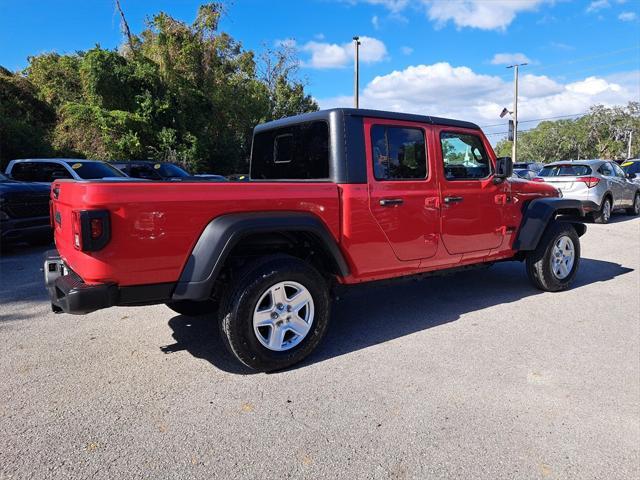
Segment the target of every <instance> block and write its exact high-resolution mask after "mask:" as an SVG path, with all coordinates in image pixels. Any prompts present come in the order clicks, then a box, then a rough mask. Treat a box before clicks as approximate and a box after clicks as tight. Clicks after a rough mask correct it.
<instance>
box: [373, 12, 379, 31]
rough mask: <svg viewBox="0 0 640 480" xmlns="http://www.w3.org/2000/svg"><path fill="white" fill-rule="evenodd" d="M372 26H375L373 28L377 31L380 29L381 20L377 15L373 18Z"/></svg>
mask: <svg viewBox="0 0 640 480" xmlns="http://www.w3.org/2000/svg"><path fill="white" fill-rule="evenodd" d="M371 25H373V28H375V29H376V30H378V29H379V28H380V19H379V18H378V16H377V15H374V16H373V17H371Z"/></svg>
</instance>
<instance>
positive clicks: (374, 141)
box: [371, 125, 427, 180]
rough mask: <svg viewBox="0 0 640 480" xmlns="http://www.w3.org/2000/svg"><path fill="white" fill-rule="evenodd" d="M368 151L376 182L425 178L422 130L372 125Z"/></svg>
mask: <svg viewBox="0 0 640 480" xmlns="http://www.w3.org/2000/svg"><path fill="white" fill-rule="evenodd" d="M371 148H372V150H373V173H374V176H375V178H376V180H414V179H424V178H427V155H426V151H427V150H426V142H425V138H424V131H423V130H422V129H420V128H409V127H390V126H387V125H374V126H372V127H371Z"/></svg>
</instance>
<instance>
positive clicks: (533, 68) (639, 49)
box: [498, 45, 640, 78]
mask: <svg viewBox="0 0 640 480" xmlns="http://www.w3.org/2000/svg"><path fill="white" fill-rule="evenodd" d="M630 51H637V52H640V45H639V46H635V47H628V48H622V49H619V50H611V51H609V52H601V53H598V54H596V55H589V56H587V57H580V58H574V59H571V60H565V61H564V62H557V63H550V64H548V65H544V64H543V65H539V66H536V65H531V66H530V67H529V69H528V70H529V71H538V70H546V69H548V68H552V67H558V66H562V65H573V64H575V63H580V62H586V61H588V60H593V59H596V58H603V57H612V56H615V55H618V54H621V53H625V52H630ZM635 62H636V61H635V60H631V61H629V60H627V61H625V62H620V63H615V64H611V65H598V66H597V67H595V68H603V67H612V66H616V65H622V64H624V63H635ZM580 71H581V70H580ZM571 73H574V72H571ZM498 76H499V77H500V78H507V77H509V76H510V75H507V74H504V75H498Z"/></svg>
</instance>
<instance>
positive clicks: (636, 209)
mask: <svg viewBox="0 0 640 480" xmlns="http://www.w3.org/2000/svg"><path fill="white" fill-rule="evenodd" d="M627 215H640V192H636V195H635V197H633V205H632V206H631V207H630V208H627Z"/></svg>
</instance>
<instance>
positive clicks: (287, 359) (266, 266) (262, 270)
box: [219, 255, 331, 372]
mask: <svg viewBox="0 0 640 480" xmlns="http://www.w3.org/2000/svg"><path fill="white" fill-rule="evenodd" d="M284 281H293V282H297V283H299V284H301V285H302V286H304V287H305V288H306V289H307V290H308V291H309V293H310V294H311V297H312V298H313V303H314V318H313V323H312V324H311V325H312V326H311V330H310V331H309V332H308V333H307V335H306V336H305V337H304V339H303V340H302V341H301V342H300V343H299V344H298V345H296V346H295V347H293V348H291V349H289V350H285V351H274V350H270V349H268V348H266V347H265V346H263V345H262V344H261V343H260V341H259V340H258V338H257V337H256V334H255V332H254V328H253V314H254V310H255V308H256V305H257V303H258V301H259V300H260V298H261V297H262V295H263V294H264V292H266V291H267V289H269V288H270V287H272V286H273V285H275V284H277V283H279V282H284ZM330 306H331V300H330V294H329V286H328V284H327V281H326V280H325V279H324V278H323V276H322V275H321V274H320V273H319V272H318V271H317V270H316V269H315V268H313V267H312V266H311V265H310V264H308V263H306V262H304V261H302V260H300V259H298V258H295V257H291V256H288V255H271V256H267V257H263V258H261V259H259V260H258V261H254V262H252V263H251V264H249V265H247V266H246V267H245V268H243V269H242V270H241V271H240V272H238V274H237V275H236V276H235V279H233V280H232V281H231V284H230V285H229V287H228V289H227V291H226V292H225V294H224V295H223V297H222V299H221V302H220V309H219V317H220V331H221V336H222V339H223V342H224V343H225V345H226V346H227V348H228V349H229V351H230V352H231V353H232V354H233V355H234V356H235V357H236V358H237V359H238V360H240V361H241V362H242V363H243V364H245V365H246V366H248V367H250V368H252V369H254V370H258V371H262V372H269V371H274V370H281V369H284V368H287V367H289V366H291V365H294V364H295V363H298V362H300V361H301V360H303V359H304V358H305V357H307V356H308V355H309V354H310V353H311V352H313V351H314V350H315V348H316V347H317V346H318V344H319V343H320V341H321V340H322V338H323V337H324V335H325V333H326V331H327V327H328V325H329V315H330Z"/></svg>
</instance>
